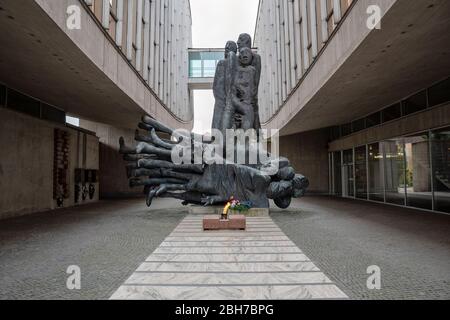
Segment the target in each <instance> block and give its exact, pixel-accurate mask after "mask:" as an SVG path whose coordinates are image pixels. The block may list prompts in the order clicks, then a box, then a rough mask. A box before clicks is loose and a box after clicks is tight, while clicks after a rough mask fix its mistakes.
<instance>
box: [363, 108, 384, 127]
mask: <svg viewBox="0 0 450 320" xmlns="http://www.w3.org/2000/svg"><path fill="white" fill-rule="evenodd" d="M379 124H381V112H376V113H374V114H371V115H370V116H368V117H367V118H366V127H367V128H370V127H374V126H377V125H379Z"/></svg>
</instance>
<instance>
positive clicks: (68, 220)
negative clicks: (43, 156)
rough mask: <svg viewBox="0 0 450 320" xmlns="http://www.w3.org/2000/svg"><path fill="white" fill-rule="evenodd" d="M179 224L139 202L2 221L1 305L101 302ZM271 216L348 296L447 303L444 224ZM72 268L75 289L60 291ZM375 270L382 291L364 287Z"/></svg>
mask: <svg viewBox="0 0 450 320" xmlns="http://www.w3.org/2000/svg"><path fill="white" fill-rule="evenodd" d="M185 216H186V212H185V210H184V209H183V208H180V206H179V204H178V203H177V202H171V201H167V200H162V201H157V202H155V204H154V206H153V207H152V209H151V210H149V209H148V208H146V207H145V204H144V202H143V201H142V200H140V199H138V200H128V201H122V200H121V201H103V202H100V203H98V204H93V205H87V206H83V207H78V208H72V209H63V210H58V211H54V212H47V213H40V214H34V215H29V216H25V217H21V218H13V219H9V220H3V221H1V222H0V299H107V298H109V297H110V296H111V295H112V294H113V293H114V292H115V291H116V290H117V289H118V288H119V287H120V285H121V284H122V283H123V282H124V281H126V279H127V278H128V277H129V276H130V275H131V274H132V273H133V272H134V270H136V268H138V266H139V265H140V263H141V261H143V260H144V259H145V258H147V257H148V255H149V254H150V253H152V252H153V251H154V250H155V249H156V248H157V247H158V246H159V245H160V244H161V242H162V241H163V240H164V239H165V238H166V237H167V236H168V235H169V234H170V233H171V232H172V231H173V230H174V228H175V227H176V226H177V225H178V223H179V222H180V221H181V220H182V219H183V218H184V217H185ZM271 217H272V218H273V219H274V220H275V222H276V223H277V224H278V225H279V226H280V228H281V229H282V230H283V232H285V233H286V235H287V236H288V237H289V238H290V239H291V240H292V241H293V242H294V243H295V244H296V245H297V246H298V247H299V248H301V249H302V251H303V252H304V253H305V254H306V255H307V256H308V257H309V258H310V259H311V260H312V261H313V262H314V263H315V264H316V265H317V266H318V267H319V268H320V269H321V270H323V272H324V273H326V274H327V275H328V276H329V277H330V278H331V280H332V281H334V282H335V283H336V284H337V285H338V287H339V288H340V289H342V290H343V291H344V293H346V294H347V295H348V296H349V297H350V298H353V299H449V298H450V285H449V283H450V216H445V215H439V214H432V213H427V212H422V211H416V210H411V209H405V208H399V207H391V206H386V205H379V204H374V203H367V202H358V201H354V200H344V199H336V198H329V197H306V198H303V199H300V200H295V201H294V202H293V206H292V208H291V209H289V210H287V211H281V210H277V209H273V211H272V213H271ZM70 265H78V266H79V267H80V268H81V286H82V288H81V290H79V291H77V290H74V291H70V290H68V289H67V287H66V280H67V277H68V276H69V275H68V274H67V273H66V270H67V267H68V266H70ZM371 265H378V266H379V267H380V268H381V276H382V289H381V290H373V291H371V290H368V289H367V287H366V281H367V278H368V276H369V275H368V274H366V270H367V267H368V266H371Z"/></svg>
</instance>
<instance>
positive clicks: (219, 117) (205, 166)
mask: <svg viewBox="0 0 450 320" xmlns="http://www.w3.org/2000/svg"><path fill="white" fill-rule="evenodd" d="M250 47H251V37H250V36H249V35H248V34H242V35H240V36H239V40H238V43H237V45H236V43H234V42H232V41H229V42H228V43H227V45H226V48H225V59H224V60H222V61H220V62H219V64H218V66H217V70H216V75H215V79H214V87H213V91H214V96H215V99H216V103H215V106H214V118H213V124H212V128H213V129H217V131H218V132H219V133H222V134H223V135H226V134H227V133H228V131H227V130H230V129H240V130H242V131H245V130H249V129H252V130H258V129H260V127H261V124H260V119H259V112H258V98H257V96H258V86H259V79H260V75H261V58H260V56H259V55H257V54H256V53H254V52H253V51H252V50H251V48H250ZM237 51H239V54H238V55H236V52H237ZM139 128H140V129H142V130H145V131H146V132H147V134H145V135H142V134H140V133H139V132H138V131H137V132H136V137H135V139H136V141H138V144H137V145H136V146H135V147H127V146H125V144H124V139H123V138H121V139H120V152H121V153H122V154H123V155H124V159H125V160H126V161H128V162H129V164H128V166H127V168H128V176H129V178H130V185H131V186H132V187H138V186H143V187H144V189H145V193H146V195H147V205H149V206H150V205H151V203H152V200H153V199H154V198H155V197H161V198H167V197H169V198H175V199H180V200H182V201H183V204H185V205H186V204H201V205H215V204H223V203H226V202H227V201H228V200H229V199H230V198H231V197H234V198H236V199H239V200H241V201H249V202H251V203H252V205H253V207H257V208H268V207H269V199H273V200H274V203H275V204H276V205H277V206H278V207H280V208H282V209H285V208H287V207H289V205H290V203H291V199H292V198H298V197H301V196H303V195H304V193H305V192H306V189H307V187H308V185H309V182H308V179H307V178H305V177H304V176H302V175H299V174H295V171H294V169H293V168H292V166H291V164H290V162H289V160H288V159H286V158H282V157H276V158H274V157H268V158H267V159H266V158H264V157H261V156H260V157H259V158H258V160H257V162H255V163H253V162H252V163H250V162H249V161H248V159H249V158H250V157H249V156H248V155H249V153H251V152H252V151H253V150H252V148H254V145H258V146H259V142H260V139H262V137H260V136H259V135H257V136H256V140H255V141H253V142H254V143H252V141H251V139H250V141H249V142H246V140H244V143H241V144H240V145H239V143H238V145H237V148H238V149H239V148H241V149H242V148H243V149H244V150H245V160H246V161H245V162H244V163H238V162H234V161H230V160H229V159H228V157H227V158H226V159H225V158H224V157H223V156H220V155H219V156H217V155H216V156H215V158H214V159H215V160H214V161H213V162H211V161H208V160H205V157H204V155H205V154H206V153H208V151H210V148H211V145H213V144H214V141H206V142H205V139H204V137H202V136H198V135H195V134H193V133H189V132H181V133H180V132H177V131H175V130H172V129H171V128H168V127H166V126H164V125H163V124H161V123H159V122H157V121H156V120H154V119H152V118H150V117H148V116H144V117H143V118H142V122H141V123H140V124H139ZM158 133H164V134H168V135H170V136H172V137H175V138H176V141H172V140H164V139H162V138H160V136H159V135H158ZM213 140H214V139H213ZM233 141H234V140H233ZM183 143H184V145H185V146H186V144H187V146H188V147H189V148H188V149H180V145H181V144H183ZM235 146H236V145H235V142H233V145H232V147H233V152H235V150H234V147H235ZM218 148H223V151H225V152H227V150H226V149H227V148H230V146H218ZM180 150H184V152H187V153H188V156H189V157H188V159H189V161H187V162H184V163H176V161H174V155H175V156H177V155H178V154H179V152H180ZM186 150H187V151H186ZM220 151H222V150H220ZM196 152H197V153H199V154H200V155H201V160H200V162H198V161H192V159H196V154H195V153H196ZM263 152H265V153H266V154H267V155H269V154H268V153H267V151H265V150H263ZM268 168H276V170H275V171H274V170H272V171H271V170H267V169H268Z"/></svg>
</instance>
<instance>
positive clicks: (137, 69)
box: [0, 0, 193, 129]
mask: <svg viewBox="0 0 450 320" xmlns="http://www.w3.org/2000/svg"><path fill="white" fill-rule="evenodd" d="M0 3H1V6H2V8H3V10H2V11H1V12H0V23H1V28H2V30H3V32H2V34H1V35H0V40H1V42H2V44H3V45H4V46H5V47H8V48H10V50H2V52H1V59H0V70H1V75H2V77H1V79H0V81H2V82H3V83H5V84H7V85H8V86H10V87H13V88H16V89H18V90H21V91H23V92H26V93H27V94H29V95H31V96H34V97H36V98H38V99H41V100H44V101H47V102H48V103H50V104H52V105H56V106H59V107H60V108H62V109H64V110H65V111H66V112H67V113H68V114H71V115H74V116H77V117H81V118H84V119H89V120H91V121H96V122H100V123H106V124H110V125H114V126H118V127H124V128H126V127H129V128H132V127H133V126H135V124H136V121H137V119H139V118H140V117H141V116H142V115H143V114H149V115H151V116H153V117H154V118H156V119H158V120H160V121H161V122H164V123H166V124H167V125H170V126H172V127H182V128H188V129H190V128H191V127H192V125H193V123H192V122H193V112H192V108H191V106H190V104H189V92H188V87H187V82H188V76H187V70H188V52H187V49H188V47H189V46H190V45H191V15H190V6H189V1H188V0H183V1H179V4H180V5H177V6H169V3H170V2H169V1H164V0H158V1H152V2H150V0H146V1H142V0H136V1H129V2H128V1H116V0H114V1H112V2H111V4H112V5H111V4H110V1H109V0H105V1H103V0H93V1H78V0H67V1H66V0H64V1H60V0H49V1H47V0H36V1H30V2H28V1H27V2H24V1H7V2H4V1H2V2H0ZM125 4H127V5H125ZM130 4H131V5H132V6H131V8H128V5H130ZM139 5H142V7H139ZM104 6H106V10H105V11H103V10H100V9H99V8H104ZM74 7H75V8H78V9H79V12H80V29H76V28H75V29H72V27H71V28H69V26H70V22H71V21H72V20H70V19H71V17H72V14H73V12H72V11H70V10H71V8H72V9H73V8H74ZM156 9H159V10H158V11H156ZM103 12H105V13H106V14H105V17H104V15H103ZM138 15H139V17H140V20H138V19H137V18H138ZM128 16H130V18H129V19H128ZM106 18H108V19H109V22H110V26H108V27H105V25H104V24H103V23H106V20H108V19H106ZM152 18H153V19H152ZM120 19H123V20H122V23H118V22H119V21H120ZM104 20H105V21H104ZM113 21H114V22H115V23H113ZM138 22H139V23H138ZM120 29H122V32H118V31H120ZM120 35H121V36H120ZM158 35H159V38H158ZM120 38H121V39H120ZM120 40H122V42H120ZM152 40H153V41H152ZM151 43H153V45H150V44H151ZM30 57H31V58H30ZM12 61H14V63H11V62H12ZM172 62H174V63H172ZM17 74H26V75H27V76H26V77H17Z"/></svg>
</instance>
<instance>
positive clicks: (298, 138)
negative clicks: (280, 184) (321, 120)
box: [280, 130, 329, 193]
mask: <svg viewBox="0 0 450 320" xmlns="http://www.w3.org/2000/svg"><path fill="white" fill-rule="evenodd" d="M327 145H328V131H327V130H316V131H310V132H304V133H299V134H294V135H290V136H283V137H281V138H280V155H281V156H284V157H287V158H289V160H290V161H291V163H292V165H293V167H294V168H295V170H296V171H297V172H298V173H301V174H303V175H304V176H306V177H308V179H309V182H310V187H309V189H308V192H310V193H328V171H329V169H328V152H327Z"/></svg>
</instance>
